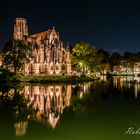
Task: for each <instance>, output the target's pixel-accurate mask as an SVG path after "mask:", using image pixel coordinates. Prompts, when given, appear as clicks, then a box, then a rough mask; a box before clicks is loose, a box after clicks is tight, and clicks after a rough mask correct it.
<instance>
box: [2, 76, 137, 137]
mask: <svg viewBox="0 0 140 140" xmlns="http://www.w3.org/2000/svg"><path fill="white" fill-rule="evenodd" d="M130 127H132V128H133V129H134V131H135V132H136V131H137V132H136V133H134V134H129V133H127V132H128V129H129V128H130ZM139 129H140V83H138V82H134V81H133V77H114V78H113V79H109V80H106V78H105V77H104V78H103V79H102V80H100V81H95V82H89V83H77V84H46V85H41V84H34V85H31V84H21V85H15V86H2V85H1V86H0V140H17V139H18V140H94V139H95V140H119V139H122V140H125V139H126V140H128V139H140V130H139ZM138 132H139V133H138Z"/></svg>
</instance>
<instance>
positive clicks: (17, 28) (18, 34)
mask: <svg viewBox="0 0 140 140" xmlns="http://www.w3.org/2000/svg"><path fill="white" fill-rule="evenodd" d="M26 36H28V25H27V21H26V19H25V18H16V21H15V25H14V39H18V40H22V39H24V37H26Z"/></svg>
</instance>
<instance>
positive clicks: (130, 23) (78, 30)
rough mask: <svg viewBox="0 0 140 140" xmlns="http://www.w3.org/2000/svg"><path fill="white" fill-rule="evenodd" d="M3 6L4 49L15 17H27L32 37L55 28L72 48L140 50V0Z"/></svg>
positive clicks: (12, 0)
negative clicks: (85, 44) (79, 45)
mask: <svg viewBox="0 0 140 140" xmlns="http://www.w3.org/2000/svg"><path fill="white" fill-rule="evenodd" d="M0 6H1V8H0V46H2V45H3V44H4V42H5V41H6V40H8V39H9V38H10V37H12V35H13V25H14V22H15V18H17V17H24V18H26V19H27V22H28V25H29V34H34V33H38V32H41V31H45V30H47V29H48V28H52V27H53V26H54V27H55V28H56V30H57V31H58V32H59V33H60V37H61V39H62V40H63V41H64V42H69V44H70V45H74V44H75V43H77V42H81V41H84V42H88V43H91V44H92V45H94V46H95V47H96V49H97V50H98V49H100V48H104V49H106V50H108V51H109V52H114V51H118V52H120V53H122V52H124V51H130V52H137V51H140V0H131V1H129V0H85V1H84V0H81V1H80V0H65V1H64V0H38V1H37V0H9V1H8V0H4V3H1V4H0Z"/></svg>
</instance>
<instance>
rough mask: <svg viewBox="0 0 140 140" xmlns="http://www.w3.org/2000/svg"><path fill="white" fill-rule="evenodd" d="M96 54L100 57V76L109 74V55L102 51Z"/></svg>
mask: <svg viewBox="0 0 140 140" xmlns="http://www.w3.org/2000/svg"><path fill="white" fill-rule="evenodd" d="M97 54H98V55H99V56H100V57H101V66H100V69H101V73H102V74H106V73H108V72H109V70H110V65H109V58H110V54H109V52H107V51H106V50H104V49H100V50H98V52H97Z"/></svg>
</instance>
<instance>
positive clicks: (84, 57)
mask: <svg viewBox="0 0 140 140" xmlns="http://www.w3.org/2000/svg"><path fill="white" fill-rule="evenodd" d="M72 62H73V64H74V66H75V68H76V70H79V71H81V70H82V74H83V75H84V74H85V73H86V72H87V71H93V69H95V67H96V66H97V65H98V64H99V62H100V57H99V56H98V55H97V53H96V50H95V48H94V47H93V46H92V45H90V44H88V43H85V42H82V43H77V44H76V45H75V47H74V48H73V49H72Z"/></svg>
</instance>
